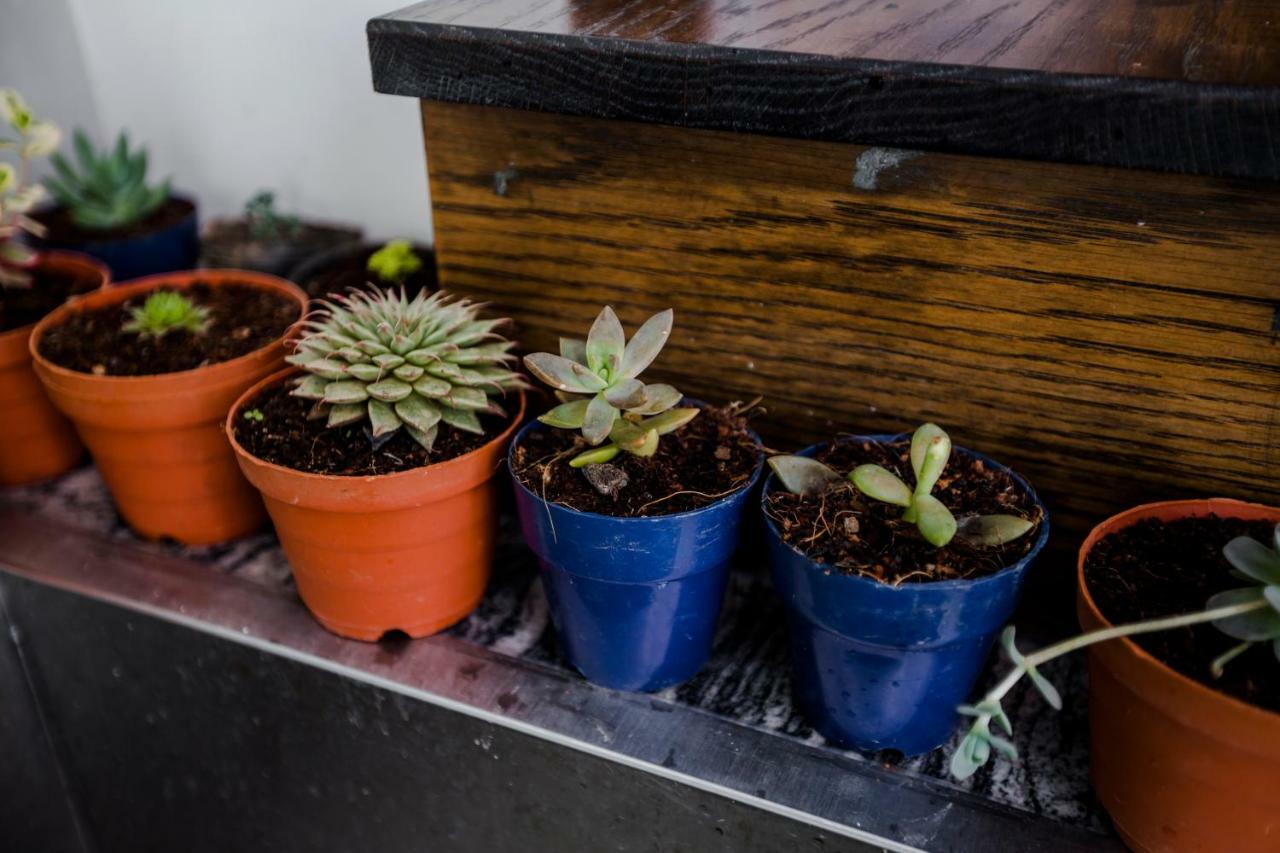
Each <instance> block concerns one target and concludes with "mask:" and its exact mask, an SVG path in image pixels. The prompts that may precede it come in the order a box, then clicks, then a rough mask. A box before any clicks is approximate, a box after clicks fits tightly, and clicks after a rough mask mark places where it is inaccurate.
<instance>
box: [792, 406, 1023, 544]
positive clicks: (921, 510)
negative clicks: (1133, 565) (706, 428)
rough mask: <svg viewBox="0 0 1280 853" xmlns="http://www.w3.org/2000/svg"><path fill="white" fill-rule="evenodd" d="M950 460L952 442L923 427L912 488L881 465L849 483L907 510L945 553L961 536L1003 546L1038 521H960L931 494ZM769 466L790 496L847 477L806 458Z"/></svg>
mask: <svg viewBox="0 0 1280 853" xmlns="http://www.w3.org/2000/svg"><path fill="white" fill-rule="evenodd" d="M950 458H951V437H950V436H948V435H947V434H946V433H945V432H943V430H942V427H940V426H938V425H937V424H924V425H922V426H921V427H920V428H919V429H917V430H916V431H915V434H914V435H912V436H911V468H912V470H913V471H914V472H915V475H916V486H915V488H914V489H912V488H911V487H910V486H908V485H907V484H906V483H904V482H902V479H901V478H900V477H898V475H897V474H895V473H893V472H892V471H890V470H888V469H887V468H883V467H881V466H879V465H859V466H858V467H857V468H855V469H853V471H851V472H850V473H849V480H850V481H851V482H852V483H853V485H854V486H855V487H857V489H858V491H860V492H862V493H863V494H864V495H866V496H867V497H869V498H873V499H875V500H878V501H884V502H885V503H890V504H895V505H896V506H900V507H903V513H902V520H903V521H907V522H911V523H913V524H915V525H916V528H917V529H918V530H919V531H920V535H921V536H923V537H924V538H925V540H926V541H927V542H928V543H929V544H931V545H933V546H934V547H937V548H941V547H942V546H944V545H946V544H947V543H948V542H950V541H951V540H952V538H954V537H955V536H956V535H957V534H959V535H960V537H961V538H962V539H965V540H967V541H968V542H969V543H970V544H974V545H984V546H992V545H1003V544H1005V543H1006V542H1012V541H1013V540H1014V539H1017V538H1018V537H1020V536H1023V535H1025V534H1026V533H1027V532H1029V531H1030V530H1031V529H1032V528H1034V527H1035V522H1034V521H1032V520H1030V519H1026V518H1021V517H1019V516H1016V515H969V516H965V517H964V518H962V519H960V520H959V521H957V520H956V517H955V516H954V515H952V514H951V510H949V509H947V507H945V506H944V505H943V504H942V501H940V500H938V499H937V498H935V497H934V496H933V495H932V494H930V492H932V491H933V487H934V486H935V485H937V483H938V478H939V477H941V476H942V471H943V469H944V468H946V467H947V461H948V460H949V459H950ZM769 467H770V468H772V469H773V470H774V472H775V473H776V474H777V475H778V479H779V480H781V481H782V485H783V486H784V487H785V488H786V489H787V491H790V492H795V493H796V494H801V495H807V494H818V493H821V492H822V490H823V489H825V488H827V486H828V485H829V484H831V483H834V482H839V481H840V480H841V479H842V478H841V477H840V475H839V474H837V473H836V472H835V471H833V470H831V468H829V467H828V466H826V465H824V464H823V463H821V462H819V461H818V460H816V459H810V458H809V457H807V456H774V457H772V458H771V459H770V460H769Z"/></svg>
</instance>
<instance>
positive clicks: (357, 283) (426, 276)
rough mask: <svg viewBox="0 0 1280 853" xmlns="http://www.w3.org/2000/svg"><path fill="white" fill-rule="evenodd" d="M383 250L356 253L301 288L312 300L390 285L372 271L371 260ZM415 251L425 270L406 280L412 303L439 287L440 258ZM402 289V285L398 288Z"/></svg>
mask: <svg viewBox="0 0 1280 853" xmlns="http://www.w3.org/2000/svg"><path fill="white" fill-rule="evenodd" d="M379 248H380V247H376V246H375V247H371V248H368V249H365V250H363V251H360V252H353V253H352V254H349V255H346V256H344V257H342V258H341V259H337V260H334V261H333V263H332V264H330V265H329V266H327V267H325V268H324V269H323V270H321V271H319V272H317V273H315V274H314V275H312V276H311V277H310V278H308V279H307V280H306V281H301V282H298V286H299V287H301V288H302V289H303V290H305V291H306V292H307V295H308V296H310V297H311V298H312V299H322V298H324V297H325V296H328V295H329V294H330V293H346V292H347V291H348V290H349V289H351V288H353V287H354V288H358V289H365V288H367V287H368V286H369V285H370V283H372V284H374V285H376V286H378V287H385V286H386V282H384V281H381V280H380V279H377V277H376V276H375V275H374V274H373V273H372V272H370V271H369V269H368V267H367V264H368V263H369V256H370V255H372V254H373V253H374V252H376V251H378V249H379ZM414 251H415V253H416V254H417V256H418V257H419V258H421V259H422V269H420V270H418V271H417V272H415V273H413V274H412V275H410V276H408V277H407V278H405V280H404V290H405V293H406V294H407V295H408V297H409V298H410V299H412V298H413V297H414V296H416V295H417V294H418V292H419V291H423V290H425V291H426V292H427V293H434V292H435V291H436V289H437V285H436V256H435V253H434V252H427V251H423V250H421V249H420V248H419V247H417V246H415V247H414ZM397 286H398V285H397Z"/></svg>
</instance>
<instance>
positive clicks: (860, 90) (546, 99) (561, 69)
mask: <svg viewBox="0 0 1280 853" xmlns="http://www.w3.org/2000/svg"><path fill="white" fill-rule="evenodd" d="M368 31H369V42H370V55H371V58H372V62H373V78H374V86H375V88H376V89H377V90H378V91H380V92H387V93H392V94H401V95H411V96H416V97H420V98H424V99H427V100H439V101H448V102H455V103H474V104H488V105H497V106H508V107H516V108H523V109H536V110H542V111H547V112H559V113H566V114H572V115H588V116H598V117H603V118H614V119H625V120H635V121H646V122H656V123H663V124H675V125H683V126H689V127H701V128H713V129H725V130H737V131H743V132H753V133H766V134H772V135H782V136H792V137H799V138H808V139H824V140H833V141H843V142H857V143H862V144H872V145H885V146H894V147H904V148H922V149H932V150H943V151H956V152H961V153H970V154H984V155H993V156H1005V157H1021V158H1031V159H1044V160H1057V161H1064V162H1079V163H1093V164H1100V165H1117V166H1126V167H1134V168H1151V169H1161V170H1166V171H1177V172H1190V173H1195V174H1207V175H1224V176H1228V175H1229V176H1245V177H1261V178H1280V3H1277V2H1274V0H428V2H424V3H420V4H418V5H416V6H412V7H410V8H408V9H404V10H402V11H399V12H395V13H392V14H390V15H387V16H385V17H381V18H375V19H374V20H372V21H370V22H369V28H368Z"/></svg>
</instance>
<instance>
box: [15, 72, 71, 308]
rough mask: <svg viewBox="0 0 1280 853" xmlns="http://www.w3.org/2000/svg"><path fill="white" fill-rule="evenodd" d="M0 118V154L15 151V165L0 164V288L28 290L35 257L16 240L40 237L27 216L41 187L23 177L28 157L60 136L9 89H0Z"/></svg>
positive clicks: (39, 230)
mask: <svg viewBox="0 0 1280 853" xmlns="http://www.w3.org/2000/svg"><path fill="white" fill-rule="evenodd" d="M0 118H2V119H3V120H4V122H5V124H7V125H8V131H0V152H3V151H8V150H12V151H16V152H17V163H16V164H14V163H7V162H0V287H30V286H31V274H30V272H28V270H30V269H31V268H32V267H34V266H35V264H36V261H37V260H38V259H39V255H38V254H37V253H36V251H35V250H33V249H31V248H30V247H28V246H25V245H23V244H22V243H19V242H18V240H17V237H18V235H19V234H20V233H21V232H24V231H25V232H26V233H28V234H32V235H34V236H36V237H41V236H43V235H44V227H43V226H41V225H40V223H38V222H36V221H35V220H34V219H32V218H31V217H29V216H28V215H27V213H28V212H30V210H31V209H32V208H33V207H35V206H36V204H38V203H39V202H40V200H41V199H42V198H44V187H42V186H40V185H39V184H32V183H28V180H27V178H28V174H29V172H30V168H31V160H32V158H35V157H44V156H46V155H48V154H50V153H51V152H53V150H54V149H56V148H57V147H58V142H59V140H60V139H61V133H60V132H59V130H58V128H57V127H56V126H55V125H54V124H52V123H51V122H47V121H41V120H39V119H37V118H36V117H35V116H34V115H33V114H32V112H31V108H30V107H28V106H27V104H26V102H25V101H23V99H22V96H21V95H19V94H18V93H17V92H15V91H13V90H12V89H0ZM10 132H11V133H12V134H13V135H12V136H10V135H8V134H9V133H10Z"/></svg>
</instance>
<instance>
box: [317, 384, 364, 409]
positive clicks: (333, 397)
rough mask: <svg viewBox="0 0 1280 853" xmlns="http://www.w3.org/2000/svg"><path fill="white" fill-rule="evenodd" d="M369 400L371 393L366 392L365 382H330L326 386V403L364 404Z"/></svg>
mask: <svg viewBox="0 0 1280 853" xmlns="http://www.w3.org/2000/svg"><path fill="white" fill-rule="evenodd" d="M367 399H369V392H368V391H366V390H365V385H364V383H363V382H351V381H341V382H330V383H329V384H328V385H326V386H324V401H325V402H326V403H337V404H343V403H363V402H364V401H365V400H367Z"/></svg>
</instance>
